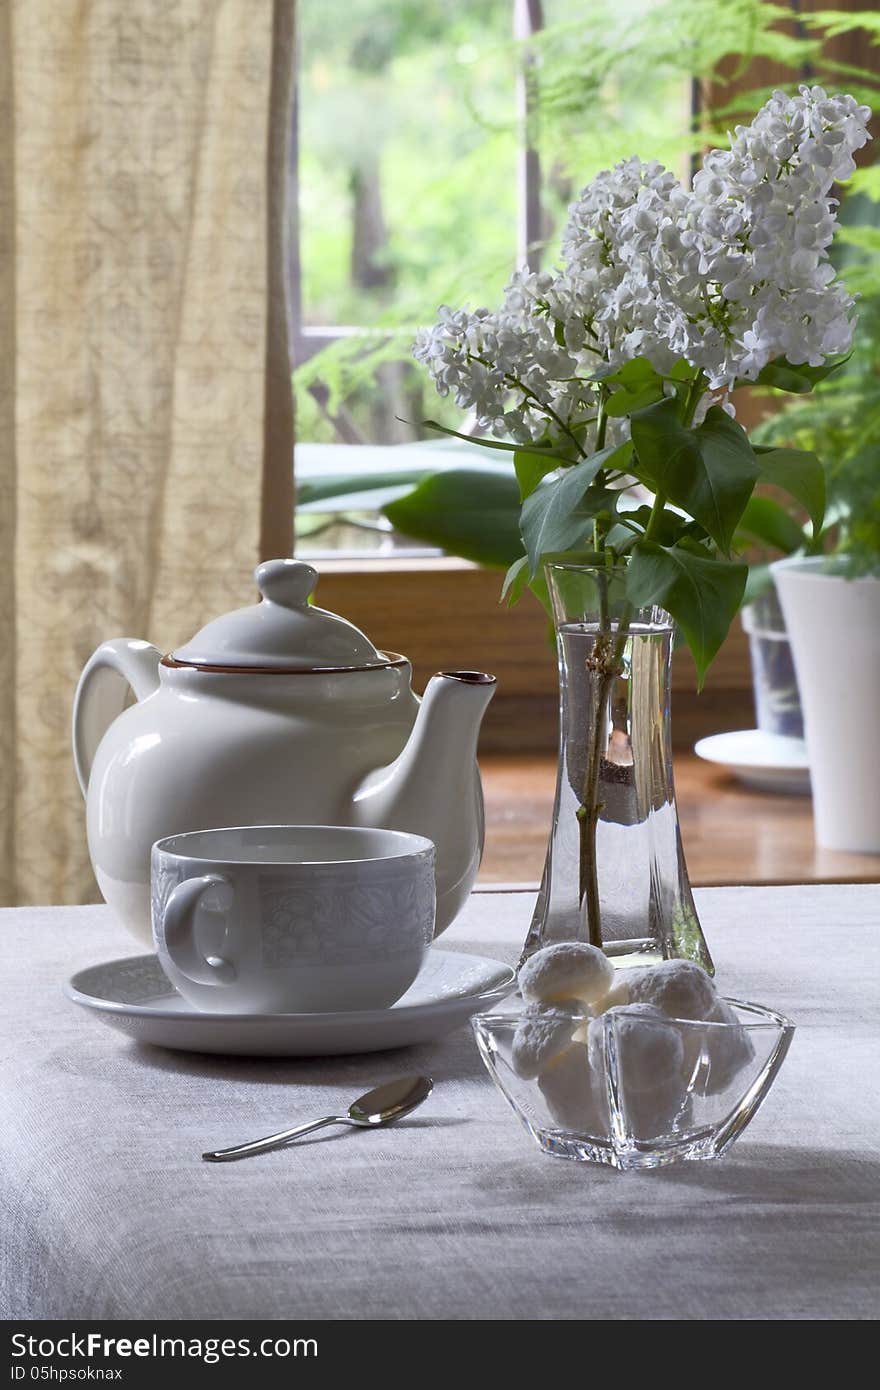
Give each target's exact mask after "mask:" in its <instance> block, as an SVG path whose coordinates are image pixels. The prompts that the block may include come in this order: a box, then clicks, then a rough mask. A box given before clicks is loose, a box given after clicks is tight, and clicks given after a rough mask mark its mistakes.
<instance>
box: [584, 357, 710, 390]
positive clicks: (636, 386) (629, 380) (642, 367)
mask: <svg viewBox="0 0 880 1390" xmlns="http://www.w3.org/2000/svg"><path fill="white" fill-rule="evenodd" d="M691 370H693V368H691ZM602 381H603V382H605V383H606V384H607V385H611V386H621V387H622V388H623V389H624V391H642V390H644V388H645V387H646V386H652V385H656V384H657V383H658V382H659V383H660V385H661V386H662V384H663V378H662V377H661V376H660V375H659V374H658V372H657V371H656V370H655V369H654V367H653V366H652V365H651V362H650V360H649V359H648V358H647V357H630V358H629V359H628V361H626V362H624V363H623V364H622V366H620V367H618V368H617V370H616V371H613V372H609V373H608V375H607V376H605V377H603V378H602Z"/></svg>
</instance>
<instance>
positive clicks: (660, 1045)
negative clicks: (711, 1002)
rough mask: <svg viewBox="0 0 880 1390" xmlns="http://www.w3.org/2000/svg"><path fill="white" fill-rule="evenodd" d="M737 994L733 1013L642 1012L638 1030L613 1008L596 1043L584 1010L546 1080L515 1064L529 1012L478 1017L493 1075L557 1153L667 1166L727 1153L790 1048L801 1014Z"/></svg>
mask: <svg viewBox="0 0 880 1390" xmlns="http://www.w3.org/2000/svg"><path fill="white" fill-rule="evenodd" d="M725 1002H726V1003H727V1004H728V1005H729V1007H730V1010H731V1013H730V1014H729V1016H728V1017H729V1021H728V1022H721V1023H703V1022H695V1021H693V1020H690V1019H665V1018H664V1019H662V1020H657V1021H656V1022H655V1023H653V1025H652V1023H651V1021H649V1020H645V1019H644V1018H642V1019H641V1020H639V1022H640V1025H641V1026H640V1027H638V1028H634V1027H633V1026H632V1024H631V1022H630V1023H628V1022H627V1017H626V1015H625V1013H623V1012H622V1011H620V1010H617V1011H610V1012H608V1013H606V1014H601V1015H600V1016H599V1017H598V1018H597V1019H595V1020H593V1022H592V1027H591V1028H590V1029H589V1041H588V1039H587V1029H586V1027H585V1026H584V1025H585V1023H586V1020H584V1019H579V1018H578V1016H577V1015H575V1014H572V1015H571V1018H572V1032H573V1035H574V1036H573V1040H572V1042H571V1044H570V1045H569V1046H568V1047H567V1048H566V1049H565V1050H564V1051H563V1052H562V1053H560V1054H558V1055H556V1056H555V1057H554V1058H553V1059H552V1060H551V1062H550V1063H549V1064H548V1065H547V1066H546V1067H545V1068H544V1069H543V1070H542V1071H541V1073H540V1075H539V1076H537V1077H536V1078H534V1079H524V1078H523V1077H522V1076H521V1075H519V1074H518V1073H517V1071H516V1070H515V1069H514V1066H513V1062H512V1048H513V1041H514V1037H515V1035H516V1031H517V1027H518V1026H519V1023H520V1021H521V1020H522V1019H524V1018H525V1017H526V1015H525V1014H523V1013H522V1012H517V1013H495V1014H479V1015H477V1016H476V1017H475V1018H472V1019H471V1026H472V1028H473V1030H474V1033H475V1035H476V1039H477V1046H478V1048H479V1050H480V1056H481V1057H482V1059H483V1061H484V1062H485V1064H486V1067H487V1069H488V1071H489V1075H490V1076H491V1077H492V1080H493V1081H494V1082H495V1084H496V1085H497V1087H498V1089H499V1090H500V1091H501V1093H502V1095H503V1096H504V1097H505V1099H506V1100H507V1102H508V1103H509V1104H510V1105H511V1106H512V1107H513V1110H514V1111H515V1112H516V1114H517V1116H518V1118H519V1119H520V1121H521V1122H522V1124H523V1125H524V1126H525V1128H526V1129H527V1130H528V1132H529V1134H531V1136H532V1138H533V1139H534V1140H535V1141H536V1143H537V1144H538V1145H539V1146H540V1147H541V1148H542V1149H543V1150H544V1151H545V1153H549V1154H554V1155H555V1156H556V1157H558V1158H573V1159H577V1160H580V1161H581V1162H589V1163H608V1164H611V1165H612V1167H614V1168H621V1169H630V1168H657V1167H660V1166H661V1165H662V1164H667V1163H677V1162H679V1161H680V1160H682V1159H706V1158H719V1157H720V1156H721V1155H722V1154H724V1153H726V1152H727V1150H728V1149H729V1148H730V1146H731V1144H732V1143H733V1142H734V1140H735V1139H737V1138H738V1136H739V1135H740V1134H742V1132H743V1130H744V1129H745V1127H746V1125H747V1124H748V1123H749V1121H750V1120H751V1119H752V1117H753V1115H754V1114H755V1112H756V1111H757V1109H758V1107H759V1106H760V1104H761V1102H762V1101H763V1100H764V1097H765V1096H766V1094H767V1092H768V1091H769V1089H770V1087H771V1085H772V1084H773V1080H774V1077H775V1076H776V1073H777V1072H778V1071H779V1068H780V1066H781V1065H782V1062H783V1060H784V1058H785V1054H786V1053H787V1051H788V1049H789V1046H790V1044H791V1039H792V1036H793V1034H794V1024H793V1023H792V1022H791V1021H790V1020H789V1019H787V1018H784V1017H783V1016H782V1014H778V1013H774V1012H773V1011H772V1010H771V1009H765V1008H762V1007H761V1006H760V1005H758V1004H745V1003H741V1002H740V1001H738V1000H736V999H728V1000H726V1001H725ZM579 1024H580V1025H581V1026H580V1027H578V1025H579ZM652 1027H653V1028H654V1029H655V1030H656V1032H654V1033H652ZM645 1028H647V1029H648V1031H647V1033H646V1032H645ZM646 1044H647V1048H646ZM649 1054H650V1058H649ZM646 1065H647V1067H648V1070H647V1071H646ZM521 1069H522V1067H521Z"/></svg>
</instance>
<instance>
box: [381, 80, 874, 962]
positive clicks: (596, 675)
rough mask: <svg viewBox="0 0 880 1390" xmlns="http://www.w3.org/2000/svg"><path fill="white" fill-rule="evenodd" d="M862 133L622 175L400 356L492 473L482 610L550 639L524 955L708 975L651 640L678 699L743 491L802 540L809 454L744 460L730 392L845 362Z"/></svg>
mask: <svg viewBox="0 0 880 1390" xmlns="http://www.w3.org/2000/svg"><path fill="white" fill-rule="evenodd" d="M869 114H870V113H869V111H868V109H867V108H865V107H862V106H859V105H858V104H857V102H856V101H855V100H854V99H853V98H852V97H845V96H836V97H828V96H827V95H826V93H825V92H824V91H823V90H822V89H821V88H812V89H809V88H806V87H802V88H801V89H800V92H799V94H798V95H797V96H795V97H786V96H785V95H784V94H782V93H775V94H774V95H773V97H772V98H771V99H770V101H768V102H767V103H766V105H765V106H764V107H763V108H762V109H761V111H760V112H759V113H758V115H757V116H756V118H755V120H754V121H753V122H752V124H751V125H750V126H748V127H737V130H736V133H735V136H734V137H732V138H731V141H730V148H729V149H727V150H723V151H722V150H714V151H712V152H710V153H709V154H708V155H707V156H706V158H705V160H704V162H703V167H702V168H701V169H700V170H699V171H698V172H697V174H696V175H695V177H694V179H693V182H692V186H691V187H683V186H682V185H681V184H680V183H679V181H678V180H677V179H676V178H675V177H674V176H673V175H672V174H670V173H668V172H667V171H666V170H664V169H663V168H662V167H661V166H659V165H658V164H643V163H641V161H639V160H638V159H630V160H626V161H623V162H622V163H621V164H619V165H617V166H616V167H615V168H614V169H613V170H612V171H611V172H610V173H604V174H600V175H599V176H598V177H597V178H596V179H594V180H593V182H592V183H591V184H590V185H588V187H587V188H586V189H585V190H584V191H583V193H582V194H581V196H580V198H579V199H578V200H577V201H576V202H575V204H574V205H573V207H572V209H571V213H570V218H569V222H568V225H567V228H566V231H565V234H564V236H563V245H562V258H561V266H560V269H559V270H558V271H556V272H554V273H542V274H527V273H519V274H516V275H515V276H514V277H513V279H512V281H511V282H510V284H509V286H508V288H507V291H506V293H505V297H504V301H503V304H502V306H501V308H500V309H499V310H498V311H495V312H490V311H489V310H487V309H478V310H476V311H468V310H466V309H459V310H453V309H449V308H444V309H442V310H441V311H440V317H439V321H438V323H437V324H436V325H435V326H434V327H433V328H432V329H430V330H427V331H425V332H423V333H422V334H421V335H420V337H419V340H418V342H417V345H416V348H415V355H416V357H417V359H418V360H420V361H421V362H423V363H424V364H425V365H426V366H427V368H428V369H429V371H430V373H431V375H432V377H433V379H434V382H435V385H436V387H437V389H438V391H439V392H440V393H441V394H443V395H447V394H452V395H453V397H454V399H455V401H456V403H457V404H458V405H459V406H460V407H462V408H463V409H465V410H468V411H470V412H472V413H473V415H475V417H476V419H477V423H478V426H479V427H480V428H482V429H484V430H485V431H487V434H490V435H491V436H493V437H491V438H489V437H486V438H484V439H483V440H482V441H481V442H482V443H483V445H484V446H485V447H486V448H488V449H491V450H495V451H499V452H505V453H507V454H508V455H509V457H510V458H511V460H512V463H513V467H514V471H515V475H516V480H517V484H518V487H519V500H520V533H521V537H522V553H521V554H520V555H519V556H518V557H517V558H516V559H515V560H514V561H513V563H512V564H511V566H510V568H509V570H508V574H507V577H506V580H505V584H504V592H505V593H506V594H507V595H508V597H509V598H511V599H515V598H516V597H517V596H518V595H519V594H520V593H521V592H522V590H523V589H524V588H525V587H527V586H528V587H530V588H531V589H533V591H534V592H535V593H536V594H537V595H538V596H539V597H540V598H541V600H542V602H544V603H545V606H547V608H548V611H549V612H550V613H551V615H552V616H553V618H554V621H555V623H556V627H557V634H558V638H559V650H560V674H561V682H562V734H561V759H560V769H559V781H558V787H557V799H556V811H555V816H554V826H553V830H552V834H551V842H550V848H549V852H548V858H547V865H546V868H545V875H544V882H543V886H542V891H541V894H540V896H539V902H538V907H537V910H536V914H535V919H534V921H533V924H532V929H531V931H530V934H529V938H528V941H527V950H531V949H535V948H537V946H539V945H541V944H544V943H545V942H546V941H548V940H552V939H563V938H572V937H575V938H581V939H584V940H589V941H591V942H593V943H595V944H601V945H602V946H603V947H604V948H605V949H606V950H607V951H609V953H611V954H615V955H619V956H627V957H630V958H636V957H638V956H640V955H657V954H661V955H667V956H669V955H683V956H689V957H690V958H692V959H696V960H699V961H701V962H702V963H703V964H708V963H709V961H708V953H707V951H706V948H705V942H704V941H703V938H702V933H701V931H700V927H699V923H698V921H697V918H696V913H695V911H694V907H693V899H692V896H691V893H690V888H689V886H688V883H687V874H686V870H685V867H684V859H683V855H682V852H681V844H680V837H679V834H678V824H677V819H676V817H675V804H674V793H673V788H672V779H671V771H670V741H669V730H668V703H669V701H668V672H669V657H670V645H671V644H670V638H671V631H672V625H673V623H674V624H675V625H676V626H677V627H678V629H679V630H680V631H681V633H682V634H683V636H684V638H685V639H686V641H687V642H688V645H689V646H690V648H691V651H692V653H693V655H694V660H695V663H696V666H697V671H698V677H699V680H700V682H702V680H703V677H704V675H705V671H706V669H707V667H708V665H709V663H710V662H711V660H712V658H713V657H714V655H715V654H716V652H717V651H718V648H719V647H720V645H721V643H722V641H723V640H724V637H725V635H726V633H727V630H728V627H729V625H730V622H731V621H732V619H733V617H734V615H735V614H736V612H737V611H738V609H739V607H740V604H741V601H742V598H743V593H744V589H745V583H746V578H747V566H746V565H744V564H743V563H741V562H739V561H737V560H736V559H735V558H732V556H731V551H732V547H733V542H734V537H735V536H736V534H737V530H738V528H739V527H740V525H741V522H742V519H743V516H744V513H745V511H746V508H747V506H748V505H749V502H750V499H751V498H752V495H753V492H754V489H755V487H756V485H757V484H758V483H759V482H769V483H772V484H774V485H775V486H776V487H777V488H781V489H783V490H784V491H786V492H787V493H789V494H790V495H791V496H792V497H794V498H795V499H796V501H797V502H798V503H799V504H800V505H801V506H803V508H804V509H805V510H806V512H807V514H808V515H809V517H810V519H811V523H812V527H813V532H814V534H818V533H819V532H820V530H821V528H822V524H823V515H824V506H825V479H824V473H823V469H822V466H821V464H820V463H819V460H818V459H817V457H816V456H815V454H814V453H813V452H811V451H810V450H804V449H796V448H790V447H784V448H778V447H774V446H773V445H753V444H752V443H751V442H750V440H749V438H748V436H747V434H746V432H745V430H744V429H743V428H742V427H741V426H740V425H739V424H738V423H737V422H736V420H735V419H734V418H733V411H732V406H731V404H730V401H729V393H730V392H731V391H732V390H733V389H734V388H735V387H737V386H740V385H743V384H749V383H758V384H760V385H765V386H770V387H773V388H775V389H778V390H781V391H794V392H797V393H802V392H806V391H809V390H810V389H811V388H812V387H813V386H814V385H815V384H816V383H817V382H819V381H821V380H822V379H824V378H825V377H827V376H828V375H829V374H830V373H831V372H832V371H834V370H835V368H836V367H837V366H839V365H840V364H841V362H842V361H843V360H844V356H845V354H846V353H847V352H848V350H849V346H850V341H851V335H852V320H853V312H852V311H853V300H852V299H851V297H850V296H849V294H848V293H847V292H846V290H845V289H844V287H843V285H842V284H841V282H840V281H839V280H837V279H836V278H835V277H834V271H833V268H832V267H831V266H830V264H829V260H828V247H829V244H830V242H831V239H832V236H833V233H834V229H835V220H836V219H835V208H836V203H835V201H834V200H833V199H832V198H831V190H832V185H833V184H834V182H835V181H836V180H839V179H842V178H846V177H847V176H848V175H849V174H850V173H851V172H852V170H853V168H854V164H853V160H852V153H853V151H854V150H856V149H858V148H860V146H861V145H862V144H864V142H865V141H866V139H867V138H868V136H867V132H866V122H867V119H868V116H869ZM438 428H439V427H438ZM444 433H454V431H451V430H449V429H448V428H447V427H444ZM469 442H478V441H476V440H474V439H473V438H471V439H470V440H469ZM448 477H449V475H447V478H448ZM633 483H635V484H637V485H638V486H639V487H641V489H643V491H644V494H645V495H646V497H647V498H648V499H649V500H646V501H639V500H638V499H636V500H635V502H633V501H632V500H631V489H632V485H633ZM424 486H425V485H424V484H423V485H422V487H424ZM418 494H419V489H416V492H415V493H414V494H412V495H411V496H410V497H409V499H407V500H408V504H409V507H410V511H412V508H413V506H417V505H418ZM878 784H880V779H878Z"/></svg>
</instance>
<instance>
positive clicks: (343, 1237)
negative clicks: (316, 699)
mask: <svg viewBox="0 0 880 1390" xmlns="http://www.w3.org/2000/svg"><path fill="white" fill-rule="evenodd" d="M531 903H532V895H530V894H528V893H512V892H511V893H502V892H499V893H477V894H475V895H474V896H473V897H472V898H471V900H470V903H469V904H468V906H467V908H466V910H465V912H464V913H463V914H462V916H461V917H460V918H459V920H458V921H457V922H456V923H455V925H454V926H453V927H452V928H451V929H450V931H449V932H448V933H447V934H446V936H445V937H444V938H443V944H444V945H445V944H448V945H454V946H455V947H456V948H457V949H465V950H472V951H476V952H478V953H485V954H493V955H497V956H499V957H504V958H506V959H508V960H513V959H514V958H515V957H516V955H517V953H518V949H519V946H520V943H521V941H522V937H523V935H524V931H525V925H526V922H527V919H528V915H529V911H530V907H531ZM698 906H699V910H700V913H701V916H702V919H703V923H704V927H705V930H706V935H707V937H708V939H709V942H710V945H711V947H712V950H713V953H714V955H715V959H716V962H717V964H718V969H719V976H720V980H721V982H722V984H723V987H724V989H725V991H726V992H728V993H731V994H733V995H737V996H739V997H742V998H750V999H755V1000H757V1001H759V1002H761V1003H766V1004H769V1005H771V1006H775V1007H777V1008H779V1009H780V1010H782V1012H784V1013H787V1014H790V1015H791V1016H792V1017H793V1018H794V1019H795V1020H796V1021H797V1023H798V1033H797V1035H796V1037H795V1040H794V1044H793V1046H792V1049H791V1052H790V1053H789V1056H788V1059H787V1061H786V1063H785V1065H784V1067H783V1069H782V1072H781V1073H780V1076H779V1078H778V1080H777V1082H776V1085H775V1087H774V1089H773V1090H772V1091H771V1093H770V1096H769V1098H768V1100H767V1101H766V1103H765V1105H764V1107H763V1109H762V1110H761V1111H760V1113H759V1114H758V1116H757V1118H756V1119H755V1121H754V1122H753V1124H752V1126H751V1127H750V1129H749V1130H748V1131H747V1133H746V1134H745V1136H744V1137H743V1138H742V1139H741V1140H740V1142H739V1143H738V1144H737V1146H736V1147H735V1148H734V1149H733V1150H732V1152H731V1153H730V1155H729V1156H728V1158H726V1159H725V1160H723V1161H721V1162H714V1163H703V1164H685V1165H682V1166H680V1167H673V1168H667V1169H661V1170H658V1171H656V1172H653V1173H638V1174H635V1173H633V1174H625V1175H624V1174H619V1173H616V1172H614V1171H612V1170H609V1169H604V1168H599V1167H592V1166H585V1165H580V1164H575V1163H571V1162H565V1161H562V1160H558V1159H553V1158H549V1157H547V1156H545V1155H544V1154H542V1153H540V1152H539V1150H538V1149H537V1148H536V1147H535V1146H534V1145H533V1143H532V1141H531V1140H530V1139H529V1137H528V1136H527V1135H526V1134H525V1132H524V1131H523V1130H521V1129H520V1127H519V1125H518V1124H517V1122H516V1120H515V1119H514V1117H513V1116H512V1114H511V1113H510V1112H509V1110H508V1109H507V1107H506V1105H505V1102H504V1101H503V1099H502V1098H501V1096H500V1095H499V1094H498V1093H497V1092H496V1091H495V1090H494V1088H493V1086H492V1084H491V1082H490V1081H489V1079H488V1076H487V1075H486V1074H485V1072H484V1071H483V1068H482V1065H481V1063H480V1062H479V1060H478V1058H477V1055H476V1052H475V1050H474V1047H473V1044H472V1042H471V1038H470V1033H469V1030H467V1029H462V1030H459V1031H458V1032H457V1033H455V1034H453V1035H452V1036H451V1037H450V1038H448V1039H447V1040H445V1041H444V1042H442V1043H439V1044H436V1045H434V1046H430V1047H428V1046H426V1047H420V1048H416V1049H411V1050H407V1051H404V1052H398V1053H386V1054H383V1055H374V1056H372V1057H349V1058H337V1059H326V1060H323V1059H321V1060H317V1061H316V1060H308V1061H306V1060H303V1061H281V1060H279V1061H275V1060H272V1061H263V1060H251V1061H246V1060H234V1059H233V1060H225V1059H222V1058H218V1057H203V1056H196V1055H185V1054H173V1053H171V1052H167V1051H163V1050H160V1049H150V1048H144V1047H141V1046H139V1045H137V1044H135V1043H133V1042H128V1041H126V1040H125V1039H124V1038H123V1037H122V1036H120V1035H119V1034H116V1033H113V1032H111V1031H109V1030H108V1029H106V1028H104V1027H103V1026H102V1025H100V1024H99V1023H98V1022H97V1021H96V1020H94V1019H92V1018H90V1017H88V1016H87V1015H85V1014H84V1013H82V1012H80V1011H79V1010H77V1009H75V1008H74V1006H73V1005H72V1004H69V1003H68V1002H67V1001H66V1000H65V999H64V998H63V997H62V995H61V981H62V979H63V978H64V977H65V976H66V975H68V974H70V973H71V972H72V971H73V970H75V969H77V968H79V967H81V966H83V965H85V964H87V963H89V962H93V961H98V960H101V959H106V958H109V957H111V956H114V955H125V954H134V953H135V951H134V950H132V949H131V947H132V946H133V943H129V942H128V940H127V938H125V937H124V936H122V935H121V933H120V930H119V929H118V928H117V927H115V926H114V924H113V923H112V921H111V920H110V916H109V913H108V911H107V909H106V908H94V907H88V908H15V909H7V910H5V911H3V912H2V913H0V940H2V949H3V958H4V961H5V970H4V985H5V987H4V1009H3V1019H2V1023H0V1063H2V1071H3V1082H2V1091H0V1105H2V1112H0V1182H2V1187H0V1191H2V1206H3V1212H2V1242H3V1254H2V1260H0V1263H2V1269H0V1312H2V1313H3V1314H4V1315H5V1316H6V1317H7V1318H22V1319H25V1318H40V1319H47V1318H77V1319H86V1318H88V1319H102V1318H108V1319H110V1318H112V1319H121V1318H139V1319H144V1320H146V1319H159V1318H175V1319H184V1320H192V1319H219V1318H233V1319H236V1318H251V1317H253V1318H268V1319H286V1318H296V1319H308V1318H340V1319H362V1318H378V1319H438V1318H445V1319H448V1318H456V1319H522V1318H529V1319H550V1318H564V1319H581V1318H585V1319H600V1320H608V1319H621V1320H622V1319H626V1320H642V1321H647V1320H690V1319H703V1318H706V1319H713V1320H721V1319H754V1320H779V1319H868V1318H873V1317H875V1316H876V1314H877V1312H878V1301H877V1294H876V1289H877V1275H878V1272H880V1236H878V1220H877V1217H878V1202H880V1197H878V1194H880V1157H878V1154H877V1150H876V1147H875V1146H876V1140H877V1135H878V1126H877V1119H878V1111H880V1097H878V1085H877V1076H878V1065H877V1062H878V1050H877V1031H878V1028H877V1015H878V1009H877V983H878V956H880V890H878V889H876V888H871V887H868V886H864V885H847V886H813V885H811V886H809V887H799V888H747V889H732V888H719V889H704V890H701V891H700V892H699V893H698ZM416 1070H419V1071H428V1072H429V1073H430V1074H431V1075H432V1076H433V1077H434V1078H435V1081H436V1090H435V1093H434V1096H433V1097H432V1098H431V1100H430V1101H429V1102H428V1104H427V1105H426V1106H425V1107H424V1108H423V1109H422V1110H421V1111H420V1112H418V1113H417V1114H415V1115H413V1116H411V1117H410V1118H409V1119H408V1120H407V1121H404V1122H402V1123H401V1124H400V1125H399V1126H397V1127H392V1128H390V1129H388V1130H383V1131H378V1132H375V1133H372V1134H361V1133H358V1132H356V1131H337V1130H328V1131H324V1132H323V1133H322V1134H320V1135H316V1136H315V1138H314V1139H313V1140H312V1141H310V1142H304V1143H303V1144H302V1145H301V1146H300V1147H299V1148H298V1149H296V1150H292V1149H291V1150H288V1151H286V1152H281V1153H275V1154H271V1155H267V1156H265V1157H263V1158H261V1159H253V1160H250V1161H248V1162H246V1163H241V1164H230V1165H228V1166H227V1165H224V1166H212V1165H208V1164H205V1163H202V1162H201V1161H200V1158H199V1155H200V1153H201V1151H202V1150H203V1149H205V1148H207V1147H211V1148H214V1147H219V1146H221V1145H224V1144H229V1143H231V1142H234V1141H236V1140H238V1139H244V1138H249V1137H251V1136H253V1135H256V1134H259V1133H265V1132H266V1131H267V1130H270V1129H271V1128H273V1127H275V1126H278V1125H282V1124H285V1123H292V1122H293V1121H294V1120H295V1119H296V1118H298V1117H300V1116H303V1117H309V1116H312V1115H321V1114H327V1113H331V1112H333V1111H334V1110H338V1108H339V1107H340V1105H342V1104H347V1103H348V1101H349V1100H350V1099H351V1098H353V1097H354V1096H356V1095H357V1094H359V1093H360V1091H362V1090H365V1089H366V1088H367V1086H369V1085H370V1084H371V1083H372V1084H376V1083H378V1082H379V1081H382V1080H384V1079H388V1078H390V1077H392V1076H394V1075H399V1074H402V1073H404V1072H411V1071H416Z"/></svg>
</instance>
